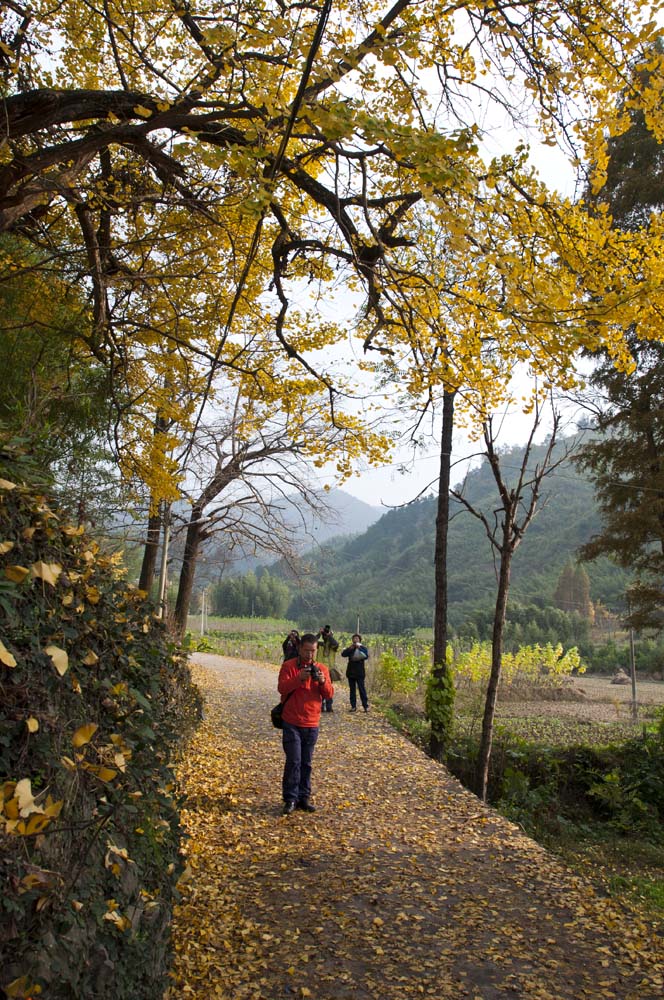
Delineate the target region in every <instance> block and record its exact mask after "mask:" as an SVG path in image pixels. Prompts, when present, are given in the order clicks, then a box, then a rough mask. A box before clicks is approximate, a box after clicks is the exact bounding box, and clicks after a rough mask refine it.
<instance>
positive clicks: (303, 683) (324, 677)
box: [277, 632, 334, 816]
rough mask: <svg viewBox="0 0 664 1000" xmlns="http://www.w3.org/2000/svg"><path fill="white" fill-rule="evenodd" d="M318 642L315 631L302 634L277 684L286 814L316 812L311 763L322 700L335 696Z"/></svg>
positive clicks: (283, 667) (282, 667) (284, 809)
mask: <svg viewBox="0 0 664 1000" xmlns="http://www.w3.org/2000/svg"><path fill="white" fill-rule="evenodd" d="M317 645H318V642H317V638H316V636H315V635H314V634H313V632H306V633H305V634H304V635H303V636H301V637H300V648H299V652H298V655H297V656H296V657H294V658H293V659H292V660H286V662H285V663H283V664H282V666H281V670H280V671H279V681H278V684H277V687H278V690H279V694H280V695H281V703H282V705H283V706H284V707H283V723H284V728H283V747H284V753H285V754H286V763H285V765H284V776H283V781H282V791H283V797H284V808H283V813H284V816H288V815H290V813H292V812H293V811H294V810H295V809H302V810H303V811H304V812H315V811H316V807H315V806H314V805H313V804H312V802H311V764H312V760H313V755H314V747H315V746H316V740H317V739H318V726H319V723H320V712H321V703H322V700H323V698H332V697H334V688H333V687H332V681H331V680H330V674H329V671H328V669H327V667H326V666H325V664H323V663H316V661H315V655H316V648H317Z"/></svg>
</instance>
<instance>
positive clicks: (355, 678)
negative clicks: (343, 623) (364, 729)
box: [341, 632, 369, 712]
mask: <svg viewBox="0 0 664 1000" xmlns="http://www.w3.org/2000/svg"><path fill="white" fill-rule="evenodd" d="M341 655H342V656H345V657H346V658H347V660H348V666H347V667H346V677H347V678H348V683H349V685H350V710H351V712H356V711H357V690H359V692H360V700H361V702H362V708H363V709H364V711H365V712H368V711H369V699H368V698H367V689H366V687H365V684H364V680H365V677H366V669H365V664H366V662H367V660H368V659H369V650H368V649H367V647H366V646H365V645H364V644H363V643H362V636H361V635H360V634H359V632H356V633H355V635H354V636H353V637H352V640H351V644H350V646H347V647H346V648H345V649H344V650H343V651H342V653H341ZM356 688H357V690H356Z"/></svg>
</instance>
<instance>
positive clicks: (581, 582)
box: [571, 563, 593, 619]
mask: <svg viewBox="0 0 664 1000" xmlns="http://www.w3.org/2000/svg"><path fill="white" fill-rule="evenodd" d="M571 610H573V611H576V612H577V613H578V614H579V615H581V617H582V618H588V619H592V617H593V605H592V601H591V600H590V577H589V576H588V573H587V572H586V570H585V568H584V567H583V566H582V565H581V564H580V563H579V564H578V565H577V567H576V569H575V570H574V607H573V608H572V609H571Z"/></svg>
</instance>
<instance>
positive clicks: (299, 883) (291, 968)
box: [168, 654, 664, 1000]
mask: <svg viewBox="0 0 664 1000" xmlns="http://www.w3.org/2000/svg"><path fill="white" fill-rule="evenodd" d="M196 661H197V662H198V663H200V664H201V667H202V668H203V669H201V670H199V671H198V672H197V681H198V683H199V684H200V685H201V687H202V689H203V691H204V694H205V696H206V700H207V709H206V718H205V721H204V723H203V725H202V726H201V728H200V730H199V733H198V734H197V736H196V738H195V739H194V741H193V743H192V745H191V747H190V748H189V751H188V753H187V756H186V758H185V760H184V762H183V765H182V768H181V780H182V782H183V785H184V789H185V791H186V793H187V795H188V800H187V809H186V810H185V812H184V820H185V824H186V827H187V830H188V833H189V837H190V840H189V844H188V855H189V866H188V871H187V873H186V878H185V880H184V884H183V885H182V893H183V898H182V903H181V905H180V906H179V907H178V910H177V913H176V919H175V935H174V940H175V946H176V962H175V968H174V985H173V988H172V989H171V990H170V991H169V993H168V996H169V997H171V998H173V1000H174V998H178V1000H179V998H185V997H194V998H200V1000H203V998H205V1000H211V998H221V1000H245V998H247V1000H249V998H250V1000H282V998H292V997H311V998H314V1000H351V998H353V1000H369V998H371V1000H401V998H404V1000H405V998H410V997H422V996H425V997H434V998H436V1000H447V998H466V997H469V998H472V1000H502V998H520V1000H599V998H615V1000H651V998H652V1000H662V997H663V996H664V978H663V975H664V962H663V955H662V941H661V938H658V937H656V936H655V935H654V934H652V932H651V931H650V930H649V928H648V927H647V926H646V925H644V924H642V923H640V922H639V921H638V920H637V921H635V919H634V917H633V915H632V914H628V913H627V911H625V910H623V909H622V908H621V907H620V906H619V905H618V904H617V903H615V902H614V901H612V900H608V899H605V898H602V897H601V896H599V895H597V894H596V893H595V891H594V890H593V888H592V887H591V884H590V882H586V881H584V880H583V879H580V878H579V877H576V876H574V875H573V874H571V873H570V872H569V871H568V870H567V869H565V868H564V867H563V866H562V865H561V864H560V863H559V862H558V861H557V860H556V859H554V858H553V857H552V856H551V855H550V854H549V853H547V852H546V851H545V850H544V849H543V848H542V847H540V846H539V845H538V844H536V843H535V842H534V841H532V840H530V839H529V838H528V837H526V836H524V835H523V834H522V832H521V831H520V830H519V828H518V827H516V826H514V825H513V824H511V823H509V822H507V821H506V820H504V819H502V818H501V817H500V816H498V815H497V813H495V812H494V811H493V810H492V809H490V808H488V807H485V806H483V805H482V804H481V803H480V802H479V800H478V799H477V798H475V796H473V795H472V794H470V793H469V792H467V791H465V790H464V789H463V788H462V786H461V785H460V784H459V783H458V782H457V781H456V780H455V779H454V778H452V777H451V776H450V775H449V773H448V772H447V771H446V770H445V769H444V768H443V767H441V766H440V765H438V764H436V763H434V762H433V761H431V760H429V759H428V758H427V757H426V756H425V755H424V754H422V753H421V752H420V751H419V750H418V749H417V748H416V747H414V746H413V745H411V744H410V743H409V742H408V741H407V740H406V739H405V738H403V737H402V736H401V735H400V734H398V733H396V732H395V731H394V730H392V729H391V728H390V727H389V726H388V725H387V723H386V722H385V721H384V720H383V719H382V718H381V717H380V716H378V715H376V714H372V713H371V712H370V713H369V714H368V715H365V714H364V713H362V712H360V713H357V714H350V713H349V712H348V711H347V708H348V705H347V694H348V689H347V687H345V686H344V685H338V686H337V698H336V701H335V708H336V710H335V712H334V713H333V714H332V715H324V716H323V717H322V720H321V734H320V737H319V741H318V746H317V748H316V755H315V759H314V799H315V801H316V803H317V805H318V811H317V812H316V813H315V814H313V815H309V814H305V813H300V812H296V813H293V814H292V815H291V816H288V817H283V816H281V801H280V785H281V772H282V768H283V752H282V750H281V743H280V738H281V734H280V733H279V731H277V730H275V729H272V728H271V726H270V721H269V709H270V707H271V705H272V704H274V702H275V701H276V700H277V698H276V673H277V668H276V667H266V666H263V665H259V664H252V663H248V662H246V661H240V660H233V659H231V658H228V657H221V656H211V655H203V654H197V656H196Z"/></svg>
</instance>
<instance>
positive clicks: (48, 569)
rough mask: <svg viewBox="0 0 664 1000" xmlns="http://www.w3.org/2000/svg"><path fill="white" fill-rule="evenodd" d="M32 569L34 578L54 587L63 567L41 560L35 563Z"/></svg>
mask: <svg viewBox="0 0 664 1000" xmlns="http://www.w3.org/2000/svg"><path fill="white" fill-rule="evenodd" d="M30 568H31V570H32V575H33V576H34V577H37V578H38V579H40V580H43V581H44V583H50V584H51V586H53V587H55V585H56V583H57V582H58V577H59V576H60V574H61V573H62V566H61V565H60V564H59V563H45V562H42V560H41V559H40V560H39V562H36V563H33V564H32V566H31V567H30Z"/></svg>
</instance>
